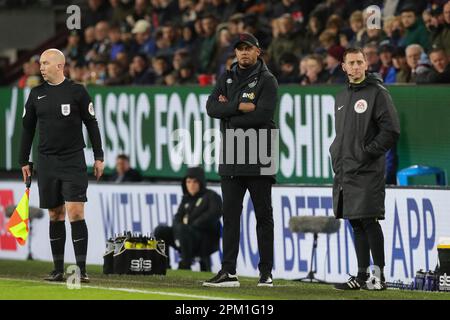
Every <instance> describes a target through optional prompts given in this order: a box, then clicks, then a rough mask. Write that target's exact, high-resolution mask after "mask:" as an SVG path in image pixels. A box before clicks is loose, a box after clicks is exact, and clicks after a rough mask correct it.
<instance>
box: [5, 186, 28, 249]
mask: <svg viewBox="0 0 450 320" xmlns="http://www.w3.org/2000/svg"><path fill="white" fill-rule="evenodd" d="M29 198H30V189H29V188H27V189H26V190H25V194H24V195H23V196H22V199H20V202H19V204H18V205H17V207H16V209H15V210H14V213H13V214H12V216H11V218H10V219H9V221H8V223H7V225H6V229H7V230H8V231H9V232H10V233H11V234H12V235H13V236H14V237H15V238H16V240H17V242H18V243H19V244H20V245H21V246H23V245H25V242H26V241H27V238H28V233H29V219H28V216H29Z"/></svg>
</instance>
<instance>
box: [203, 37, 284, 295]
mask: <svg viewBox="0 0 450 320" xmlns="http://www.w3.org/2000/svg"><path fill="white" fill-rule="evenodd" d="M234 48H235V54H236V57H237V62H236V63H234V64H233V65H231V68H230V70H229V71H227V72H225V73H224V74H222V76H221V77H220V78H219V80H218V82H217V85H216V87H215V88H214V91H213V92H212V94H211V95H210V96H209V99H208V101H207V104H206V109H207V112H208V115H209V116H211V117H213V118H217V119H221V121H220V129H221V134H222V139H221V147H222V148H221V158H222V160H221V163H220V164H219V174H220V176H221V187H222V197H223V261H222V269H221V270H220V272H219V273H218V274H217V275H216V276H215V277H213V278H212V279H210V280H209V281H206V282H204V283H203V285H204V286H212V287H239V286H240V284H239V280H238V277H237V275H236V260H237V256H238V252H239V236H240V217H241V213H242V201H243V199H244V195H245V193H246V191H247V190H248V191H249V192H250V197H251V199H252V202H253V206H254V209H255V216H256V234H257V238H258V250H259V258H260V261H259V264H258V268H259V272H260V278H259V282H258V286H272V285H273V282H272V268H273V247H274V244H273V242H274V235H273V212H272V185H273V183H274V182H275V172H274V171H272V169H270V170H265V169H268V167H272V168H274V167H273V165H274V161H273V160H274V158H273V157H272V159H271V160H272V161H269V162H266V161H263V159H262V158H263V156H262V155H269V154H270V155H272V156H273V146H274V144H273V141H272V134H273V133H274V131H275V132H276V126H275V122H274V120H273V117H274V113H275V108H276V104H277V90H278V83H277V80H276V79H275V77H274V75H273V74H272V73H271V72H270V71H269V69H268V68H267V66H266V64H265V63H264V61H263V60H262V59H261V58H260V55H261V49H260V47H259V43H258V40H257V39H256V38H255V37H254V36H253V35H252V34H250V33H243V34H239V39H238V40H237V41H236V43H235V47H234ZM252 136H256V137H257V141H255V140H253V141H252V140H251V137H252ZM230 137H231V138H230ZM235 138H236V139H235ZM236 140H241V141H240V142H243V143H244V148H245V149H244V150H245V151H244V152H243V151H242V149H240V148H239V147H238V145H239V141H236ZM244 140H245V141H244ZM255 147H256V148H257V149H258V150H257V151H256V149H255ZM232 149H234V150H232ZM255 159H256V160H257V161H253V160H255ZM240 160H241V161H240ZM242 160H243V161H242ZM274 169H275V168H274ZM275 170H276V169H275Z"/></svg>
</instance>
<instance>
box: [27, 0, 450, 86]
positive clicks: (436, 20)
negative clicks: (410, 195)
mask: <svg viewBox="0 0 450 320" xmlns="http://www.w3.org/2000/svg"><path fill="white" fill-rule="evenodd" d="M87 3H88V6H87V10H86V11H84V12H82V23H83V29H82V30H76V31H73V32H71V33H70V35H69V36H68V39H67V45H66V47H65V48H61V49H62V50H63V52H64V53H65V55H66V57H67V76H68V77H70V78H71V79H73V80H75V81H77V82H81V83H84V84H90V85H92V84H96V85H160V86H171V85H195V84H200V85H208V84H212V83H214V81H215V79H216V78H217V77H218V76H219V75H220V74H221V73H222V72H223V71H224V70H225V69H226V68H228V67H229V66H230V65H231V64H232V62H233V61H234V50H233V44H234V39H235V37H236V35H237V34H239V33H241V32H250V33H253V34H254V35H255V36H256V37H257V38H258V39H259V41H260V45H261V47H262V49H263V58H264V60H265V61H266V63H267V64H268V65H269V68H270V69H271V70H272V71H273V72H274V73H275V74H276V76H277V79H278V81H279V83H280V84H297V85H314V84H336V83H344V82H345V81H346V76H345V74H344V73H343V71H342V68H341V67H340V63H341V61H342V56H343V52H344V50H345V48H348V47H350V46H359V47H362V48H363V49H364V52H365V54H366V56H367V59H368V62H369V65H370V70H369V71H371V72H379V73H380V74H381V75H382V77H383V79H384V82H385V83H387V84H393V83H398V84H401V83H418V84H422V83H450V63H449V61H450V1H448V0H444V1H443V0H428V1H427V0H414V1H412V0H384V1H383V0H378V1H364V0H361V1H348V0H324V1H306V0H297V1H295V0H282V1H274V0H247V1H234V0H134V1H132V0H109V1H106V0H88V1H87ZM369 5H378V6H379V7H380V8H381V9H382V19H381V28H368V27H367V26H368V25H370V23H369V24H368V23H366V22H367V20H368V18H369V19H370V18H371V16H368V12H371V11H370V10H366V8H367V7H368V6H369ZM371 21H372V20H371ZM38 59H39V57H33V59H31V61H30V62H28V63H27V64H26V65H25V66H24V76H23V77H22V78H21V79H20V80H19V86H21V87H23V86H33V85H35V84H36V83H39V81H40V79H39V63H38Z"/></svg>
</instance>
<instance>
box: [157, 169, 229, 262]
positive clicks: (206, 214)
mask: <svg viewBox="0 0 450 320" xmlns="http://www.w3.org/2000/svg"><path fill="white" fill-rule="evenodd" d="M181 187H182V188H183V199H182V200H181V203H180V205H179V207H178V211H177V213H176V215H175V217H174V219H173V226H171V227H169V226H166V225H160V226H158V227H156V229H155V232H154V234H155V237H156V238H157V239H163V240H164V241H165V242H166V244H168V245H170V246H172V247H174V248H175V249H177V250H178V251H180V255H181V261H180V263H179V265H178V268H179V269H191V265H192V259H193V258H194V257H196V256H200V269H201V270H202V271H210V269H211V266H210V257H209V256H210V255H211V254H212V253H214V252H215V251H217V250H218V249H219V240H220V222H219V221H220V218H221V216H222V199H221V198H220V196H219V195H218V194H217V193H216V192H214V191H212V190H209V189H207V188H206V179H205V173H204V171H203V169H202V168H200V167H194V168H189V169H188V170H187V172H186V176H185V177H184V178H183V181H182V183H181ZM166 252H167V251H166Z"/></svg>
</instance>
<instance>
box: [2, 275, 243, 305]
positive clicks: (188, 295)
mask: <svg viewBox="0 0 450 320" xmlns="http://www.w3.org/2000/svg"><path fill="white" fill-rule="evenodd" d="M0 280H5V281H24V282H31V283H40V284H42V283H45V284H49V285H60V286H66V283H65V282H45V281H38V280H28V279H12V278H1V277H0ZM81 288H82V289H83V288H88V289H100V290H109V291H121V292H129V293H143V294H159V295H162V296H173V297H184V298H194V299H205V300H240V299H237V298H225V297H215V296H202V295H196V294H188V293H178V292H168V291H167V292H166V291H148V290H140V289H128V288H114V287H98V286H86V285H81Z"/></svg>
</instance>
